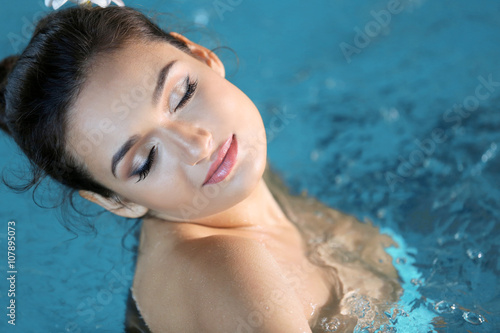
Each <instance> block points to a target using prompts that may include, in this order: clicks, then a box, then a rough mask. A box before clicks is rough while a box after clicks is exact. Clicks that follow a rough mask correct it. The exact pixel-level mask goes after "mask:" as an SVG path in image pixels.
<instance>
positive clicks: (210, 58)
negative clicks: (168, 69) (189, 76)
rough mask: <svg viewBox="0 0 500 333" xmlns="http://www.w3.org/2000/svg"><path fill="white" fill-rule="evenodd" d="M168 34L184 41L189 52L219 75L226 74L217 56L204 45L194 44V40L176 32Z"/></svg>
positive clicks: (223, 75)
mask: <svg viewBox="0 0 500 333" xmlns="http://www.w3.org/2000/svg"><path fill="white" fill-rule="evenodd" d="M170 35H171V36H172V37H174V38H176V39H178V40H180V41H182V42H184V43H186V45H187V47H188V48H189V50H190V51H191V53H192V54H193V55H194V56H195V57H196V58H198V59H200V60H201V61H203V62H204V63H206V64H207V65H208V66H209V67H210V68H212V69H213V70H214V71H216V72H217V73H218V74H219V75H220V76H222V77H225V76H226V70H225V69H224V64H223V63H222V61H220V59H219V57H218V56H217V55H216V54H215V53H213V52H212V51H210V50H209V49H207V48H206V47H204V46H201V45H199V44H196V43H195V42H192V41H190V40H189V39H187V38H186V37H184V36H183V35H181V34H178V33H177V32H171V33H170Z"/></svg>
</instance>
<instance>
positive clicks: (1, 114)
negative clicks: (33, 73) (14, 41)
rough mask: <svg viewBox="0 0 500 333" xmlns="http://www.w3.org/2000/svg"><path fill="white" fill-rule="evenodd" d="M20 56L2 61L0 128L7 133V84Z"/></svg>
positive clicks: (0, 68) (0, 71)
mask: <svg viewBox="0 0 500 333" xmlns="http://www.w3.org/2000/svg"><path fill="white" fill-rule="evenodd" d="M17 59H18V56H10V57H7V58H5V59H4V60H2V61H1V62H0V128H1V129H2V130H4V131H6V132H7V133H8V132H9V129H8V128H7V119H6V115H5V86H6V84H7V77H8V76H9V74H10V72H12V69H13V68H14V66H15V65H16V62H17Z"/></svg>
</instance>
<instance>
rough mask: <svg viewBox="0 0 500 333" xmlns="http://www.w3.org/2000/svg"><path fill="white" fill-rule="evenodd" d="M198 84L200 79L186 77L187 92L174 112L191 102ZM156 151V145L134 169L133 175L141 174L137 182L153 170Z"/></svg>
mask: <svg viewBox="0 0 500 333" xmlns="http://www.w3.org/2000/svg"><path fill="white" fill-rule="evenodd" d="M197 86H198V81H194V82H191V79H190V78H189V76H188V77H187V78H186V93H185V94H184V96H183V97H182V99H181V101H180V102H179V104H177V106H176V107H175V110H174V112H175V111H177V109H180V108H182V107H183V106H184V105H186V103H187V102H189V100H190V99H191V97H193V95H194V93H195V91H196V87H197ZM156 153H157V148H156V146H154V147H153V148H151V150H150V151H149V155H148V158H147V159H146V162H144V164H143V165H142V166H141V167H140V168H139V169H137V170H136V171H134V173H133V174H132V176H136V175H139V179H138V180H137V183H138V182H140V181H141V180H144V179H145V178H146V177H147V176H148V174H149V172H150V171H151V167H152V166H153V163H154V161H155V158H156Z"/></svg>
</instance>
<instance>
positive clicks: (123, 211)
mask: <svg viewBox="0 0 500 333" xmlns="http://www.w3.org/2000/svg"><path fill="white" fill-rule="evenodd" d="M78 194H80V196H81V197H82V198H84V199H87V200H88V201H90V202H93V203H95V204H97V205H99V206H101V207H102V208H104V209H106V210H108V211H110V212H111V213H114V214H116V215H118V216H123V217H127V218H139V217H141V216H144V215H146V213H147V212H148V210H149V209H148V208H147V207H144V206H141V205H138V204H136V203H132V202H129V203H127V204H126V205H124V204H121V203H119V202H116V201H115V200H113V199H111V198H105V197H103V196H102V195H100V194H97V193H94V192H91V191H84V190H80V191H78Z"/></svg>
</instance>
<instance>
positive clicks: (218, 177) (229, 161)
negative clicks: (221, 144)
mask: <svg viewBox="0 0 500 333" xmlns="http://www.w3.org/2000/svg"><path fill="white" fill-rule="evenodd" d="M237 155H238V142H237V141H236V136H234V135H233V137H232V138H231V145H230V146H229V149H228V150H227V152H226V156H224V159H223V160H222V162H221V164H220V165H219V167H218V168H217V169H216V170H215V171H214V173H213V174H212V175H211V176H208V177H207V179H206V180H205V182H204V183H203V185H208V184H217V183H219V182H221V181H223V180H224V179H226V177H227V176H229V174H230V173H231V170H232V169H233V167H234V164H235V163H236V156H237Z"/></svg>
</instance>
